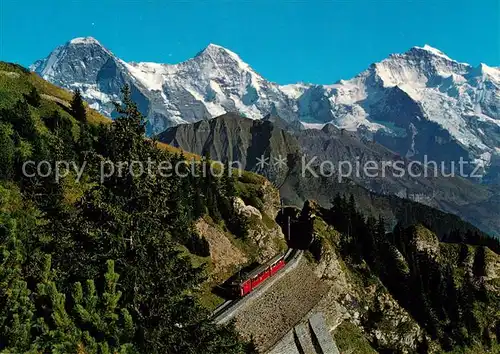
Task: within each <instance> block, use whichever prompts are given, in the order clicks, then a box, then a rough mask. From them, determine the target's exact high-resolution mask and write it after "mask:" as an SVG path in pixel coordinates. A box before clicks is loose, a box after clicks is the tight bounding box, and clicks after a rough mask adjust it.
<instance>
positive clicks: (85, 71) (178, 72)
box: [31, 38, 500, 182]
mask: <svg viewBox="0 0 500 354" xmlns="http://www.w3.org/2000/svg"><path fill="white" fill-rule="evenodd" d="M31 69H32V70H33V71H35V72H37V73H39V74H40V75H41V76H42V77H43V78H45V79H47V80H49V81H50V82H52V83H55V84H57V85H59V86H62V87H65V88H68V89H75V88H80V89H81V90H82V92H83V95H84V97H85V99H86V100H87V101H88V102H89V103H90V104H91V106H92V107H93V108H95V109H97V110H99V111H101V112H102V113H104V114H106V115H108V116H113V114H114V113H113V112H114V107H113V105H112V101H113V100H118V98H119V90H120V87H121V86H123V84H125V83H129V84H130V85H131V87H132V92H133V98H134V99H135V100H136V101H137V102H138V104H139V108H140V109H141V111H142V112H143V113H144V114H145V115H146V116H147V118H148V132H149V133H150V134H156V133H159V132H161V131H163V130H165V129H166V128H168V127H171V126H173V125H177V124H180V123H186V122H196V121H200V120H206V119H209V118H212V117H216V116H219V115H222V114H224V113H227V112H237V113H239V114H243V115H245V116H246V117H249V118H252V119H261V118H262V117H264V116H266V115H268V114H271V115H277V116H280V117H281V118H282V119H283V120H284V121H287V122H289V123H292V124H294V125H296V126H298V125H299V124H300V123H299V122H305V124H306V126H308V127H318V126H319V127H321V126H322V124H324V123H327V122H331V123H333V124H334V125H335V126H336V127H338V128H341V129H347V130H350V131H355V130H357V131H359V132H361V133H362V134H363V135H364V136H367V137H369V138H370V139H374V140H375V141H377V142H380V143H381V144H382V145H384V146H386V147H388V148H390V149H391V150H393V151H395V152H397V153H399V154H400V155H401V156H406V157H412V158H415V159H423V157H424V155H428V156H429V158H431V159H433V160H436V161H444V162H445V163H446V164H447V166H449V164H450V163H451V161H458V160H459V159H460V158H461V157H462V158H463V159H464V160H466V161H470V162H473V163H476V164H480V165H482V166H485V167H488V166H491V168H490V170H491V171H493V172H494V173H493V174H490V175H487V176H486V177H485V178H484V180H485V181H489V182H495V181H497V175H498V170H499V166H500V157H499V156H500V70H499V68H495V67H489V66H487V65H485V64H481V65H479V66H478V67H473V66H471V65H469V64H465V63H459V62H457V61H455V60H453V59H451V58H449V57H448V56H446V55H445V54H444V53H442V52H440V51H439V50H437V49H435V48H432V47H429V46H424V47H414V48H412V49H410V50H409V51H408V52H406V53H403V54H394V55H391V56H390V57H389V58H387V59H385V60H383V61H381V62H379V63H375V64H372V65H371V66H370V67H369V68H368V69H367V70H365V71H363V72H362V73H360V74H359V75H357V76H356V77H355V78H353V79H351V80H341V81H339V82H338V83H335V84H333V85H313V84H293V85H284V86H280V85H278V84H276V83H272V82H269V81H268V80H266V79H265V78H263V77H262V76H261V75H259V74H258V73H256V72H255V71H254V70H253V69H252V68H251V67H250V66H249V65H248V64H246V63H245V62H243V61H242V60H241V58H240V57H239V56H238V55H237V54H235V53H233V52H231V51H230V50H228V49H226V48H223V47H221V46H217V45H214V44H210V45H209V46H208V47H207V48H205V49H204V50H203V51H201V52H199V53H198V54H197V55H196V56H195V57H193V58H192V59H189V60H186V61H185V62H182V63H179V64H174V65H170V64H158V63H126V62H124V61H123V60H121V59H119V58H118V57H117V56H115V55H114V54H113V53H111V52H110V51H109V50H107V49H106V48H104V47H103V46H102V45H101V44H100V43H99V42H98V41H97V40H95V39H93V38H76V39H73V40H71V41H70V42H68V43H66V44H65V45H63V46H60V47H58V48H56V49H55V50H54V51H53V52H52V53H51V54H50V55H49V56H48V57H47V58H46V59H44V60H40V61H37V62H36V63H34V64H33V65H32V67H31ZM469 172H470V171H469Z"/></svg>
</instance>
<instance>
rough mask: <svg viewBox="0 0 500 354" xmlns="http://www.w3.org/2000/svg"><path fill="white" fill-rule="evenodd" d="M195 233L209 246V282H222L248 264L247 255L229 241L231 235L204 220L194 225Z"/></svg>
mask: <svg viewBox="0 0 500 354" xmlns="http://www.w3.org/2000/svg"><path fill="white" fill-rule="evenodd" d="M195 228H196V231H197V232H198V233H199V234H200V235H202V236H203V237H204V238H205V239H206V240H207V241H208V244H209V246H210V260H211V264H212V269H211V271H210V274H209V276H210V279H209V281H220V282H222V281H224V280H225V279H226V278H227V277H228V276H230V275H231V274H232V273H233V272H234V271H235V270H236V269H238V267H240V266H241V265H243V264H245V263H247V262H248V257H247V255H245V254H244V252H243V251H242V250H240V249H239V248H238V247H236V246H235V244H234V242H233V241H232V240H231V239H232V238H234V237H233V235H231V234H228V233H227V232H224V231H222V230H221V229H220V228H218V227H217V226H215V225H213V224H210V223H209V222H207V221H206V220H205V219H200V220H198V221H197V222H196V224H195Z"/></svg>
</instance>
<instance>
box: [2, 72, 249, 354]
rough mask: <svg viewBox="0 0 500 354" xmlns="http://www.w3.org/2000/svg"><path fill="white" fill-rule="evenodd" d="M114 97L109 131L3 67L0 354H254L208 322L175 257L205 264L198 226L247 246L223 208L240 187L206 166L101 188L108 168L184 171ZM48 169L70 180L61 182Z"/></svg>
mask: <svg viewBox="0 0 500 354" xmlns="http://www.w3.org/2000/svg"><path fill="white" fill-rule="evenodd" d="M123 94H124V96H123V100H122V102H123V104H122V105H121V106H119V112H120V117H118V118H117V119H116V120H115V121H113V123H111V124H110V122H109V121H107V120H106V119H104V118H102V117H101V116H100V115H98V114H97V113H95V112H93V111H92V110H90V109H86V108H85V106H84V104H83V102H82V101H81V99H80V97H79V95H78V94H76V95H75V96H74V97H73V98H72V96H71V94H69V93H67V92H65V91H63V90H61V89H58V88H56V87H55V86H52V85H50V84H47V83H46V82H44V81H43V80H41V79H40V78H38V77H37V76H36V75H34V74H30V73H29V72H27V71H26V70H25V69H23V68H21V67H18V66H15V65H11V64H6V63H0V351H2V352H5V353H22V352H31V353H40V352H49V351H50V352H54V353H76V352H78V353H162V354H163V353H200V352H203V353H244V352H249V351H251V350H252V349H251V346H250V345H248V344H246V343H243V342H241V341H240V340H239V339H238V336H237V334H236V333H235V332H234V331H233V329H232V328H231V327H218V326H214V325H213V324H212V323H210V322H209V321H208V318H207V317H208V313H207V311H206V310H205V309H204V308H203V307H202V306H201V305H200V304H199V303H198V300H197V299H198V296H197V293H198V292H199V285H200V284H201V283H202V282H203V280H204V278H205V276H206V273H205V271H204V268H203V266H200V267H193V265H192V261H191V260H190V259H189V257H186V256H185V255H184V253H183V252H181V251H180V250H179V245H180V244H181V245H185V246H186V247H188V248H190V249H193V250H198V251H200V250H201V251H200V252H202V251H203V247H205V246H206V241H205V240H204V239H202V238H200V236H199V235H198V234H197V232H196V231H195V229H194V226H193V224H194V221H195V220H197V219H199V218H200V217H201V216H204V215H206V216H209V217H210V218H211V219H212V220H215V221H216V222H218V223H219V224H220V225H225V226H223V227H226V228H231V229H232V230H237V232H238V234H240V235H242V237H243V236H244V234H245V232H246V223H245V221H244V220H242V218H241V217H239V216H238V214H237V213H235V210H234V207H233V205H232V204H231V202H230V200H231V197H233V196H236V195H237V194H238V193H239V192H238V188H237V184H238V183H239V182H237V181H236V180H235V179H234V178H233V177H230V176H222V177H215V176H213V175H212V174H210V173H206V174H203V173H202V172H203V169H206V168H207V166H210V162H208V161H202V162H199V163H197V164H196V165H193V166H194V167H193V168H195V169H196V170H197V172H198V173H197V174H196V176H195V175H194V174H190V173H186V175H187V177H185V178H181V177H178V176H176V175H175V174H173V175H172V176H171V177H169V178H165V177H163V176H162V175H161V173H160V172H159V171H158V170H156V169H153V170H152V171H148V173H142V174H140V173H123V174H119V173H115V174H111V173H108V174H106V176H107V177H106V178H102V177H103V170H102V166H103V163H102V162H103V161H105V162H106V164H105V166H107V168H110V167H109V166H111V165H112V163H118V162H122V163H128V164H129V165H130V164H131V163H132V162H133V161H139V162H146V161H148V160H153V161H168V162H170V163H172V164H174V165H175V163H176V162H178V161H182V160H183V159H185V157H184V156H182V155H179V154H172V153H171V152H168V151H165V149H159V148H158V146H157V144H156V143H155V142H153V141H151V140H147V139H145V138H144V122H143V121H142V116H141V115H140V114H139V112H138V110H137V108H136V106H135V104H134V103H133V102H132V101H131V100H130V94H129V91H128V89H127V88H125V89H124V91H123ZM70 101H71V104H69V102H70ZM100 123H104V124H100ZM27 161H33V163H31V164H29V165H25V162H27ZM42 161H47V162H46V163H45V162H44V163H42V164H39V163H40V162H42ZM56 161H68V162H71V163H72V164H70V165H69V166H70V170H69V171H66V170H64V169H63V170H61V171H63V172H64V173H61V174H60V175H59V176H58V175H57V174H56V171H55V170H54V167H55V166H56ZM203 162H204V163H203ZM73 164H74V166H78V167H79V168H77V169H73ZM181 165H182V166H184V167H183V168H184V170H182V171H181V172H187V169H188V168H191V167H189V166H188V165H185V164H181ZM23 166H24V167H25V168H24V171H23ZM35 166H42V168H41V169H40V170H39V171H36V169H35ZM49 168H50V169H51V170H52V171H50V173H49V171H48V170H49ZM133 171H134V172H138V171H137V170H135V169H133ZM66 172H68V173H66ZM106 172H109V171H108V170H106ZM27 176H29V177H27ZM240 189H241V188H240ZM235 232H236V231H235Z"/></svg>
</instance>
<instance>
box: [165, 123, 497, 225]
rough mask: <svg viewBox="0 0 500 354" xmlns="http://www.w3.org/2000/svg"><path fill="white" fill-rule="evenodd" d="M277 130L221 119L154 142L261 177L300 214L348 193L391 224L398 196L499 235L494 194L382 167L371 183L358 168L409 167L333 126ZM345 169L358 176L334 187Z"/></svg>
mask: <svg viewBox="0 0 500 354" xmlns="http://www.w3.org/2000/svg"><path fill="white" fill-rule="evenodd" d="M271 120H274V121H275V122H277V124H275V123H274V122H272V121H271ZM280 124H282V121H281V120H280V119H279V118H276V117H275V118H271V117H267V118H266V119H264V120H250V119H246V118H242V117H240V116H238V115H235V114H225V115H223V116H220V117H218V118H214V119H211V120H208V121H203V122H197V123H194V124H183V125H179V126H177V127H172V128H170V129H168V130H167V131H165V132H164V133H162V134H160V135H159V140H160V141H163V142H165V143H168V144H171V145H173V146H176V147H180V148H182V149H184V150H186V151H190V152H194V153H197V154H200V155H203V154H206V153H207V152H208V153H209V154H210V156H211V158H212V159H214V160H220V161H223V162H227V161H239V162H240V163H241V165H240V166H241V167H242V168H244V169H247V170H251V171H255V172H258V173H261V174H263V175H264V176H266V177H267V178H269V179H270V180H271V181H272V182H273V183H274V184H275V185H277V186H278V187H280V193H281V195H282V197H283V198H284V199H285V201H286V203H289V204H294V205H297V206H302V204H303V203H304V201H305V200H307V199H316V200H318V201H319V202H320V203H321V204H322V205H323V206H325V207H330V202H331V201H332V200H333V198H334V197H335V195H336V194H337V193H340V194H347V195H348V194H350V193H353V194H354V195H356V199H357V200H360V203H361V204H363V205H364V208H365V210H366V211H367V212H369V213H372V214H374V215H376V216H378V214H379V213H380V214H383V215H386V216H387V217H388V218H392V219H393V220H394V219H395V215H396V212H395V211H391V210H392V209H393V208H399V207H400V205H399V204H398V203H395V202H393V201H391V202H389V199H387V198H389V196H398V197H399V198H407V199H411V200H413V201H416V202H419V203H422V204H426V205H429V206H431V207H434V208H438V209H441V210H443V211H446V212H451V213H454V214H456V215H459V216H461V217H463V218H464V219H465V220H468V221H470V222H472V223H473V224H475V225H477V226H478V227H480V228H482V229H483V230H485V231H486V232H490V233H492V234H498V233H499V231H500V220H498V217H497V215H499V214H498V212H499V211H500V210H499V208H500V203H499V202H498V194H495V191H494V190H490V189H488V188H487V187H485V186H481V185H477V184H474V183H472V182H470V181H468V180H465V179H462V178H458V177H454V178H451V177H450V178H447V177H442V176H440V175H438V177H435V175H434V172H433V171H432V170H430V171H429V172H428V177H425V176H424V175H423V174H421V176H420V177H411V176H410V175H409V174H405V175H404V176H400V175H399V174H397V173H395V172H394V170H393V168H392V167H387V168H386V171H385V174H382V173H381V171H380V173H379V174H378V176H376V177H372V176H367V175H365V174H364V172H363V170H362V166H364V164H365V163H367V162H368V161H377V162H379V166H381V162H382V161H385V162H388V163H389V162H395V161H403V162H404V164H405V168H406V169H408V168H409V167H408V165H409V164H410V162H411V161H412V160H411V159H408V158H405V157H401V156H400V155H398V154H397V153H394V152H392V151H390V150H388V149H387V148H385V147H384V146H382V145H380V144H378V143H377V142H374V141H373V140H367V139H366V138H365V137H364V136H362V135H361V134H357V133H353V132H348V131H343V130H340V129H338V128H336V127H335V126H333V125H326V126H325V127H324V128H323V129H322V130H316V129H303V130H293V131H291V132H289V131H287V130H285V129H283V128H282V127H280ZM262 157H265V158H267V159H268V160H267V161H268V164H266V165H265V166H264V168H262V166H261V165H260V164H259V161H260V160H259V159H261V158H262ZM279 158H285V159H286V160H287V164H286V166H285V165H284V164H283V165H282V166H278V164H277V161H278V159H279ZM289 159H292V160H293V161H292V163H290V162H291V161H289ZM312 160H314V161H313V162H312V163H310V166H311V168H312V170H313V171H315V173H316V174H317V175H318V176H317V177H316V176H314V175H313V174H312V173H310V172H309V171H308V170H307V169H304V168H303V167H304V166H305V165H307V164H308V163H309V162H310V161H312ZM323 161H329V162H330V163H331V165H332V166H333V167H334V171H335V172H334V174H333V175H331V176H325V175H321V173H320V168H321V163H322V162H323ZM345 162H349V163H350V164H351V165H352V166H353V167H354V168H356V164H357V163H358V164H359V166H361V169H360V173H359V175H358V174H357V173H356V172H355V170H354V171H353V173H352V174H351V175H349V177H346V178H342V179H341V182H340V183H339V180H340V179H339V175H338V173H337V171H338V168H339V166H340V164H341V163H345ZM431 167H432V166H431ZM390 198H393V197H390ZM394 198H396V199H399V198H397V197H394ZM391 200H392V199H391ZM398 212H399V211H398Z"/></svg>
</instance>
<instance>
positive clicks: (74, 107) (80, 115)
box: [71, 89, 87, 123]
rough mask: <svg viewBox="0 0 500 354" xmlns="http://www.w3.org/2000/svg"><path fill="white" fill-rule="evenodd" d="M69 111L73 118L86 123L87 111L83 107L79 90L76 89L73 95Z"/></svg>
mask: <svg viewBox="0 0 500 354" xmlns="http://www.w3.org/2000/svg"><path fill="white" fill-rule="evenodd" d="M71 111H72V112H73V116H74V117H75V118H76V120H77V121H79V122H82V123H84V122H86V121H87V111H86V109H85V105H84V104H83V98H82V93H81V92H80V89H76V90H75V92H74V93H73V99H72V100H71Z"/></svg>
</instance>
